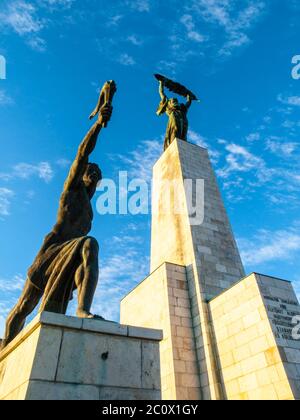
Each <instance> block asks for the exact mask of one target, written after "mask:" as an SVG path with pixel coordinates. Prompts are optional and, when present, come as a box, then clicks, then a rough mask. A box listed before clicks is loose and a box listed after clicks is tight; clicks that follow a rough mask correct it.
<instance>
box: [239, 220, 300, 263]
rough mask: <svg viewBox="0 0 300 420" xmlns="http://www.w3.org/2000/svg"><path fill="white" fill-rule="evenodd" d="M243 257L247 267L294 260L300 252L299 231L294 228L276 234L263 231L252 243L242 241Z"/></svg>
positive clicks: (245, 240) (240, 241)
mask: <svg viewBox="0 0 300 420" xmlns="http://www.w3.org/2000/svg"><path fill="white" fill-rule="evenodd" d="M238 242H239V245H240V249H241V255H242V259H243V261H244V263H245V264H246V265H248V266H249V265H260V264H264V263H268V262H271V261H276V262H278V261H286V260H289V259H292V258H293V257H294V255H295V253H296V252H298V251H300V234H299V229H296V228H294V227H292V228H290V229H286V230H278V231H275V232H272V231H266V230H261V231H259V232H258V233H257V235H256V236H255V237H253V238H252V239H251V240H250V241H249V240H248V239H240V240H239V241H238Z"/></svg>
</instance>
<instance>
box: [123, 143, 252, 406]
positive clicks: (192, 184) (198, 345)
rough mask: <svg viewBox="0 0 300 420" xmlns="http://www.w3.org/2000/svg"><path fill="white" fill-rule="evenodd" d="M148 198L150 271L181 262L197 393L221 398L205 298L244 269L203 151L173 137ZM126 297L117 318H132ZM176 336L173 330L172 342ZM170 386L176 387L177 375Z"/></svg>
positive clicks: (129, 320)
mask: <svg viewBox="0 0 300 420" xmlns="http://www.w3.org/2000/svg"><path fill="white" fill-rule="evenodd" d="M203 187H204V189H203ZM203 192H204V195H203ZM203 198H204V200H203ZM199 199H200V201H199ZM152 201H153V212H152V213H153V216H152V240H151V272H152V273H153V272H155V271H156V270H157V269H158V268H159V267H160V266H161V265H162V264H164V263H170V264H174V265H177V266H185V267H186V270H185V271H186V284H187V288H188V298H189V305H188V308H183V309H185V310H188V311H189V317H187V319H189V320H190V323H191V326H190V329H189V331H187V326H186V325H187V319H186V321H185V324H186V325H185V327H184V328H185V329H186V330H185V335H186V337H183V338H185V339H188V338H192V340H193V345H192V346H189V351H192V350H193V351H194V353H195V355H194V359H195V360H193V361H192V362H193V363H194V366H195V363H196V365H197V371H198V376H199V379H200V384H198V386H199V388H200V389H199V392H200V396H199V398H203V399H218V398H222V388H221V384H220V382H221V381H220V379H219V378H218V375H217V372H218V369H217V367H216V361H215V356H214V352H213V346H212V343H211V334H210V319H209V311H208V306H207V302H208V300H209V299H211V298H213V297H215V296H218V295H219V294H220V293H221V292H222V291H224V290H226V289H228V288H229V287H230V286H231V285H232V284H234V283H235V282H237V281H238V280H239V279H240V278H242V277H244V275H245V272H244V269H243V266H242V262H241V258H240V255H239V252H238V250H237V246H236V242H235V239H234V236H233V234H232V230H231V227H230V223H229V220H228V217H227V214H226V211H225V208H224V204H223V201H222V198H221V195H220V192H219V188H218V185H217V181H216V177H215V175H214V172H213V169H212V166H211V164H210V160H209V156H208V152H207V150H206V149H203V148H201V147H199V146H196V145H193V144H190V143H187V142H184V141H182V140H176V141H174V142H173V143H172V144H171V146H170V147H169V148H168V149H167V151H166V152H165V153H164V154H163V155H162V156H161V158H160V159H159V160H158V162H157V163H156V164H155V166H154V170H153V200H152ZM203 206H204V207H203ZM195 208H196V211H195ZM194 211H195V213H194V214H193V212H194ZM190 213H191V215H190ZM203 216H204V217H203ZM169 289H170V285H169ZM177 290H178V289H177ZM136 292H137V290H136ZM175 293H177V294H178V291H177V292H176V291H175ZM171 297H172V296H171ZM173 298H180V297H179V296H173ZM128 299H130V297H127V298H126V299H125V300H124V301H123V303H122V311H121V313H122V319H121V321H122V322H128V323H133V322H134V319H133V318H132V317H131V316H130V315H129V312H130V311H131V314H132V313H133V312H132V305H130V308H131V309H129V308H128V310H126V302H128ZM177 309H178V308H177ZM168 316H169V317H170V320H171V324H172V322H175V325H176V321H178V320H176V319H175V320H174V319H173V320H172V313H171V312H170V313H169V314H168ZM140 321H141V318H140ZM155 325H159V323H158V324H155ZM153 326H154V325H153ZM177 327H179V328H180V326H177ZM181 327H183V326H181ZM176 337H177V333H176V330H174V331H173V333H172V341H173V342H174V340H175V338H176ZM175 341H176V340H175ZM177 341H178V340H177ZM191 347H192V348H191ZM180 361H181V360H180V359H179V360H178V362H180ZM186 362H187V361H186ZM162 364H163V362H162ZM187 370H188V367H187ZM180 373H181V374H183V375H184V374H185V375H186V374H187V372H177V374H178V375H179V377H180ZM193 373H195V371H194V372H193ZM162 376H164V375H163V374H162ZM181 379H183V378H181ZM176 386H177V387H179V388H182V386H183V384H182V381H181V380H180V378H179V383H177V385H176ZM195 387H196V386H195ZM183 397H187V396H186V395H183Z"/></svg>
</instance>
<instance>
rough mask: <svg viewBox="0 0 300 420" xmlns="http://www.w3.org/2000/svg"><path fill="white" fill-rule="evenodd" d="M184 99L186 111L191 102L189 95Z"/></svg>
mask: <svg viewBox="0 0 300 420" xmlns="http://www.w3.org/2000/svg"><path fill="white" fill-rule="evenodd" d="M186 99H187V101H186V104H185V106H186V109H187V110H189V109H190V107H191V105H192V102H193V101H192V98H191V97H190V95H188V96H187V98H186Z"/></svg>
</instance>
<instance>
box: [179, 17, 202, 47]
mask: <svg viewBox="0 0 300 420" xmlns="http://www.w3.org/2000/svg"><path fill="white" fill-rule="evenodd" d="M181 23H182V24H183V25H184V26H185V28H186V30H187V37H188V38H189V39H190V40H192V41H195V42H200V43H201V42H204V41H205V37H204V36H203V35H202V34H200V33H199V32H198V31H197V30H196V25H195V23H194V20H193V16H192V15H184V16H183V17H182V18H181Z"/></svg>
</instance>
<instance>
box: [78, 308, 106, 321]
mask: <svg viewBox="0 0 300 420" xmlns="http://www.w3.org/2000/svg"><path fill="white" fill-rule="evenodd" d="M76 315H77V317H78V318H83V319H96V320H98V321H105V318H103V317H102V316H99V315H93V314H91V313H90V312H86V311H81V310H77V312H76Z"/></svg>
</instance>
